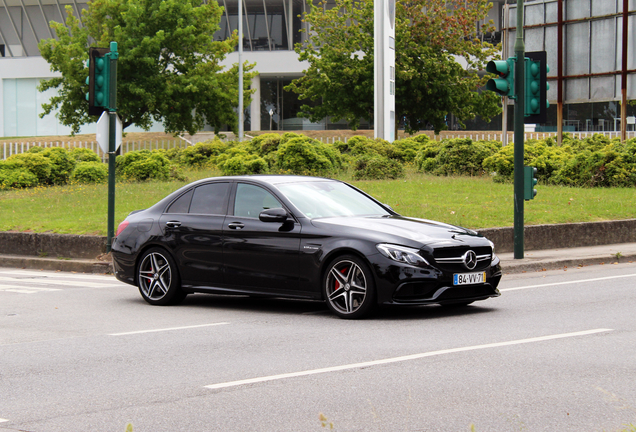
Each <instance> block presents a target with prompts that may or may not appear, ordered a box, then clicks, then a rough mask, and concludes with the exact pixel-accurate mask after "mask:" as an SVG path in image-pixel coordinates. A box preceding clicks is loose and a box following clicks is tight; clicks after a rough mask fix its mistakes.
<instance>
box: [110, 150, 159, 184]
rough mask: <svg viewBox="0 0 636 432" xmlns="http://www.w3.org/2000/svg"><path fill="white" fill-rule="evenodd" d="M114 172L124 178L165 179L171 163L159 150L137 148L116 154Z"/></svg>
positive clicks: (141, 179)
mask: <svg viewBox="0 0 636 432" xmlns="http://www.w3.org/2000/svg"><path fill="white" fill-rule="evenodd" d="M116 166H117V168H116V173H117V175H118V176H120V177H122V178H124V179H126V180H136V181H144V180H149V179H153V180H167V179H168V178H169V177H170V171H171V164H170V161H169V160H168V158H167V157H166V156H165V155H164V154H163V152H161V151H156V150H153V151H150V150H139V151H131V152H128V153H126V154H125V155H123V156H118V157H117V161H116Z"/></svg>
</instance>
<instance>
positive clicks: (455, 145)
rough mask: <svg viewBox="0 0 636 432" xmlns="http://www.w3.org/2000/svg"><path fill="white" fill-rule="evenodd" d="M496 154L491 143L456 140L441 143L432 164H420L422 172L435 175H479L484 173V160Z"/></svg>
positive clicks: (466, 139)
mask: <svg viewBox="0 0 636 432" xmlns="http://www.w3.org/2000/svg"><path fill="white" fill-rule="evenodd" d="M495 152H496V146H494V145H493V144H492V143H491V142H483V141H473V140H471V139H470V138H457V139H449V140H444V141H442V144H441V147H440V148H439V152H438V153H437V155H436V156H435V159H434V162H433V161H430V159H431V158H427V159H428V160H426V161H423V162H422V163H421V166H422V170H423V171H429V172H433V173H434V174H437V175H471V176H472V175H481V174H483V172H484V169H483V167H482V164H483V162H484V159H486V158H487V157H489V156H491V155H492V154H494V153H495Z"/></svg>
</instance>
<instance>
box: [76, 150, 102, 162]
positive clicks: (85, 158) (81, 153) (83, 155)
mask: <svg viewBox="0 0 636 432" xmlns="http://www.w3.org/2000/svg"><path fill="white" fill-rule="evenodd" d="M70 155H71V157H72V158H73V159H75V160H76V161H77V162H100V163H101V159H100V158H99V156H97V153H95V152H94V151H93V150H90V149H87V148H81V147H75V148H74V149H73V150H71V151H70Z"/></svg>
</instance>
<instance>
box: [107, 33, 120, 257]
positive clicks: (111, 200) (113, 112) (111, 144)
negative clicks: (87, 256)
mask: <svg viewBox="0 0 636 432" xmlns="http://www.w3.org/2000/svg"><path fill="white" fill-rule="evenodd" d="M118 56H119V54H118V52H117V42H111V43H110V53H109V61H110V86H109V102H108V105H109V107H108V111H109V112H108V228H107V234H106V251H107V252H110V250H111V247H112V244H113V237H115V160H116V158H117V155H116V154H115V152H116V151H117V142H116V141H117V58H118Z"/></svg>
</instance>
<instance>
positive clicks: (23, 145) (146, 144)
mask: <svg viewBox="0 0 636 432" xmlns="http://www.w3.org/2000/svg"><path fill="white" fill-rule="evenodd" d="M189 145H190V144H188V142H186V141H183V140H181V139H174V140H148V141H145V140H144V141H126V142H123V143H122V144H121V154H125V153H128V152H130V151H134V150H155V149H165V150H168V149H171V148H175V147H179V148H185V147H187V146H189ZM33 147H42V148H52V147H61V148H65V149H67V150H71V149H73V148H87V149H90V150H92V151H94V152H95V153H97V155H98V156H99V157H100V158H101V159H102V161H104V162H105V161H106V159H107V157H106V156H107V155H106V153H104V152H103V151H102V149H101V147H100V146H99V144H98V143H97V142H96V141H69V142H60V141H52V142H37V141H34V142H19V143H11V142H4V143H2V159H7V158H8V157H9V156H11V155H14V154H20V153H26V152H28V151H29V149H31V148H33Z"/></svg>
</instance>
